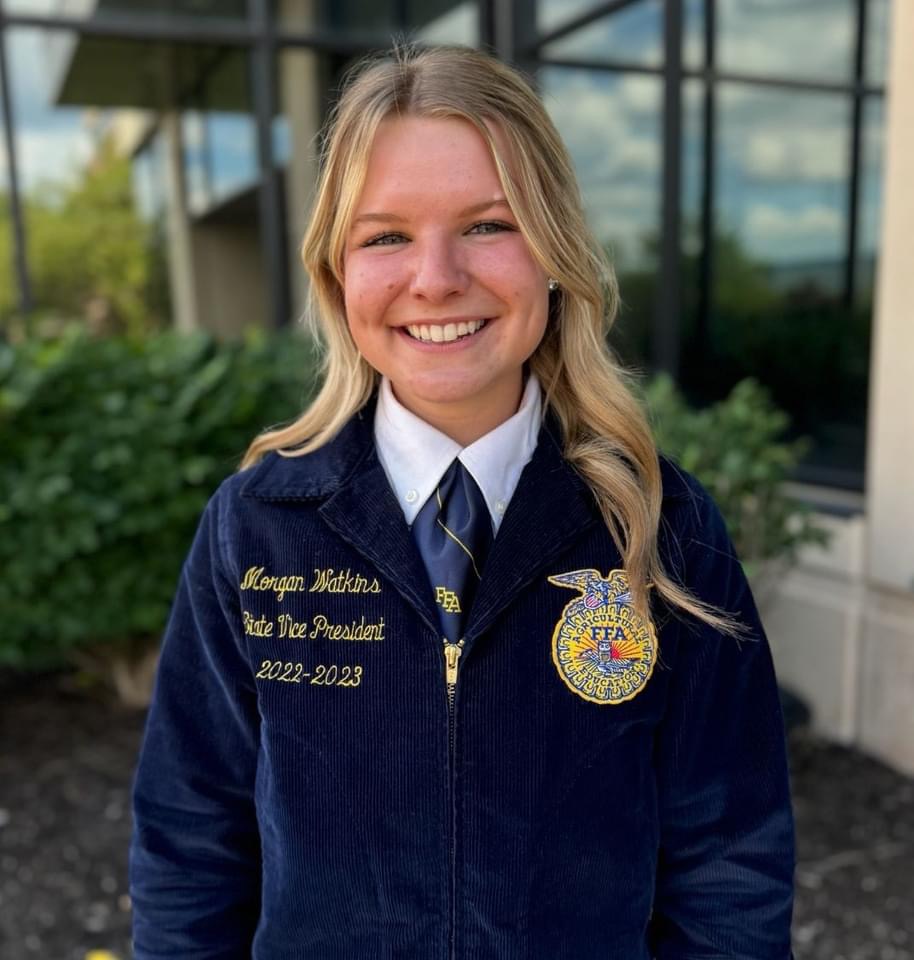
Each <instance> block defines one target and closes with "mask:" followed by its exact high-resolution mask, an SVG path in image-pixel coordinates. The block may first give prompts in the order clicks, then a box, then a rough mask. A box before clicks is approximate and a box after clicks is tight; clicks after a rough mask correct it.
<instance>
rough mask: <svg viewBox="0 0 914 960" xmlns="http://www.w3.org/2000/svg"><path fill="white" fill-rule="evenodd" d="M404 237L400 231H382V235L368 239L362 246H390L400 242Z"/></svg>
mask: <svg viewBox="0 0 914 960" xmlns="http://www.w3.org/2000/svg"><path fill="white" fill-rule="evenodd" d="M402 239H403V235H402V234H399V233H382V234H380V236H377V237H372V238H371V239H370V240H366V241H365V242H364V243H363V244H362V246H363V247H390V246H393V244H395V243H399V242H400V241H401V240H402Z"/></svg>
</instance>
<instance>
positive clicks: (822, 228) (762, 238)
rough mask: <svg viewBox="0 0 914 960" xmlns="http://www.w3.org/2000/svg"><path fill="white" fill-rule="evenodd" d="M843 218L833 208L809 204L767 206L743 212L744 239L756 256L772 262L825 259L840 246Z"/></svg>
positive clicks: (837, 252) (836, 253)
mask: <svg viewBox="0 0 914 960" xmlns="http://www.w3.org/2000/svg"><path fill="white" fill-rule="evenodd" d="M843 231H844V217H843V216H842V214H841V212H840V211H839V210H838V209H836V208H835V207H829V206H825V205H824V204H810V205H808V206H805V207H802V208H800V209H796V210H789V209H786V208H784V207H778V206H774V205H772V204H766V203H756V204H753V205H752V206H751V207H749V208H748V209H747V210H746V213H745V217H744V221H743V230H742V233H743V237H744V240H745V242H746V244H747V246H748V247H749V248H750V249H751V250H752V251H753V252H755V253H757V254H759V255H761V256H764V257H766V258H768V259H771V260H776V261H785V260H789V259H793V258H799V257H806V258H810V257H812V258H823V259H824V258H827V257H831V256H837V255H838V254H839V252H840V250H841V248H842V246H843V243H844V238H843Z"/></svg>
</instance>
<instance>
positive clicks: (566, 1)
mask: <svg viewBox="0 0 914 960" xmlns="http://www.w3.org/2000/svg"><path fill="white" fill-rule="evenodd" d="M598 2H599V0H537V3H536V27H537V30H538V31H539V32H540V33H546V32H547V31H549V30H555V29H556V27H561V26H562V25H563V24H566V23H569V22H570V21H572V20H574V19H575V18H576V17H579V16H581V15H582V14H585V13H587V11H588V10H593V9H594V8H595V7H597V6H598Z"/></svg>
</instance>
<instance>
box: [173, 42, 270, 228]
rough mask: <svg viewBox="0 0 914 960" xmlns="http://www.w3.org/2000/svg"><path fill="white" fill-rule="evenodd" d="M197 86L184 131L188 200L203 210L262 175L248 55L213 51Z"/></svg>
mask: <svg viewBox="0 0 914 960" xmlns="http://www.w3.org/2000/svg"><path fill="white" fill-rule="evenodd" d="M194 87H195V89H196V90H197V95H196V96H195V97H194V108H192V109H188V110H185V111H184V113H183V116H182V133H183V140H184V157H185V179H186V182H187V191H188V202H189V206H190V209H191V211H192V212H194V213H196V214H200V213H203V212H205V211H206V210H208V209H209V208H210V207H212V206H215V205H217V204H219V203H220V202H222V201H224V200H226V199H228V198H230V197H232V196H234V195H236V194H238V193H240V192H242V191H243V190H245V189H249V188H251V187H253V186H254V185H255V184H256V183H257V180H258V179H259V166H258V159H257V128H256V124H255V121H254V117H253V115H252V114H251V105H250V94H249V89H250V86H249V82H248V58H247V54H245V53H242V52H240V51H237V50H230V49H220V50H218V51H216V52H214V54H213V55H212V56H211V57H210V58H209V59H208V61H206V62H205V63H202V64H201V69H200V70H199V71H198V73H197V76H196V78H195V83H194Z"/></svg>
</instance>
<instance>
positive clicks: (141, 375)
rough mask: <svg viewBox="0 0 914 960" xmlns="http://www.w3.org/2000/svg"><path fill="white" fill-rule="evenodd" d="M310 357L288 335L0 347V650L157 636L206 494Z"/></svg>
mask: <svg viewBox="0 0 914 960" xmlns="http://www.w3.org/2000/svg"><path fill="white" fill-rule="evenodd" d="M315 366H316V363H315V357H314V353H313V350H312V348H311V346H310V344H309V343H308V342H307V341H305V340H304V339H303V338H301V337H296V336H294V335H293V334H287V335H282V336H273V337H267V336H264V335H256V334H252V335H251V336H250V337H248V338H247V339H246V340H245V341H243V342H236V343H231V344H219V343H216V342H215V341H214V340H212V339H211V338H209V337H207V336H205V335H193V336H187V335H184V336H182V335H177V334H163V335H160V336H155V337H150V338H146V339H136V340H129V339H91V338H89V337H86V336H84V335H82V334H81V333H79V332H76V331H73V332H71V333H68V334H67V335H65V336H64V337H62V338H60V339H57V340H54V341H45V342H40V341H36V342H27V343H24V344H21V345H17V346H15V347H12V346H8V345H3V346H0V571H2V574H0V611H2V627H0V665H7V666H13V667H29V668H47V667H54V666H57V665H60V664H63V663H65V662H66V661H67V660H68V659H69V658H70V657H69V655H70V654H71V653H72V652H73V651H75V650H78V649H79V648H81V647H84V646H88V645H92V646H95V645H100V644H101V645H105V644H111V645H114V646H115V647H117V648H119V649H120V650H122V651H123V652H128V651H129V649H131V648H138V647H140V646H142V645H144V644H147V645H148V644H149V643H150V642H151V641H153V640H154V639H156V638H157V637H158V635H159V633H160V632H161V629H162V626H163V624H164V622H165V619H166V617H167V613H168V609H169V605H170V603H171V600H172V596H173V593H174V589H175V584H176V580H177V574H178V571H179V569H180V566H181V563H182V561H183V558H184V556H185V554H186V552H187V550H188V548H189V545H190V540H191V538H192V536H193V532H194V529H195V527H196V524H197V521H198V519H199V516H200V512H201V510H202V509H203V506H204V504H205V502H206V500H207V498H208V497H209V496H210V494H211V493H212V491H213V490H214V489H215V487H216V486H217V485H218V484H219V482H220V481H221V480H222V479H223V478H224V477H225V476H227V475H228V474H230V473H231V472H232V471H233V470H234V469H235V467H236V466H237V464H238V461H239V459H240V457H241V455H242V454H243V453H244V450H245V448H246V447H247V444H248V443H249V441H250V440H251V439H252V437H253V436H254V435H255V434H256V433H258V432H259V431H260V430H262V429H263V428H265V427H268V426H271V425H273V424H276V423H279V422H281V421H284V420H288V419H290V418H292V417H294V415H295V414H296V413H297V412H298V411H299V410H300V409H301V408H302V407H303V406H304V404H305V403H306V402H307V400H308V396H309V390H310V389H312V386H313V383H314V379H315Z"/></svg>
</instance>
